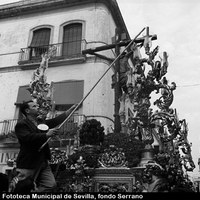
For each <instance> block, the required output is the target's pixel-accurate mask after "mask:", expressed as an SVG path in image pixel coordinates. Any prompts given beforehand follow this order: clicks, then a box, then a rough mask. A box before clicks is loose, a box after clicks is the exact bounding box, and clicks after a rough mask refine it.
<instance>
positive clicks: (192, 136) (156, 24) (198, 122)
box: [117, 0, 200, 177]
mask: <svg viewBox="0 0 200 200" xmlns="http://www.w3.org/2000/svg"><path fill="white" fill-rule="evenodd" d="M117 2H118V6H119V8H120V10H121V13H122V16H123V19H124V21H125V24H126V26H127V29H128V32H129V34H130V37H131V38H134V37H135V36H136V35H137V34H138V33H139V32H140V31H141V30H142V29H143V28H144V27H147V26H148V27H149V30H150V34H156V35H157V40H156V41H153V42H152V49H153V47H156V46H157V45H158V46H159V54H160V55H161V56H162V53H163V51H166V52H167V53H168V56H169V57H168V61H169V67H168V73H167V74H166V77H167V79H168V80H169V82H170V83H171V82H175V83H176V85H177V88H176V90H175V91H174V101H173V103H172V105H171V107H172V108H174V109H176V110H177V113H178V117H179V119H180V120H181V119H186V122H187V124H188V129H189V131H188V140H189V142H191V143H192V147H191V148H192V156H193V160H194V163H195V165H196V168H195V169H194V171H193V173H189V174H190V175H191V176H193V177H200V172H199V166H198V158H200V132H199V130H200V47H199V45H200V15H199V13H200V1H199V0H167V1H166V0H151V1H150V0H117Z"/></svg>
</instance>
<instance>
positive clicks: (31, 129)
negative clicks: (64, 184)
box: [15, 101, 75, 192]
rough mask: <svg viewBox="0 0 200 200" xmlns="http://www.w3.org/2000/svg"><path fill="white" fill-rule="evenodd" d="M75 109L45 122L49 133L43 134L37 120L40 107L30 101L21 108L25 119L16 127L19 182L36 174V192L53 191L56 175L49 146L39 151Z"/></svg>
mask: <svg viewBox="0 0 200 200" xmlns="http://www.w3.org/2000/svg"><path fill="white" fill-rule="evenodd" d="M74 108H75V105H74V106H72V107H71V108H70V109H69V110H67V111H65V112H64V113H63V114H61V115H59V116H57V117H55V118H53V119H48V120H45V124H46V125H48V127H49V130H48V131H47V132H43V131H41V130H39V129H38V128H37V126H38V125H39V124H40V123H39V122H38V119H37V117H38V104H37V103H35V102H34V101H28V102H24V103H23V104H22V105H21V106H20V111H21V112H22V114H23V115H24V116H25V119H23V120H21V121H19V122H18V123H17V124H16V126H15V133H16V135H17V138H18V140H19V144H20V151H19V154H18V157H17V161H16V165H17V172H18V179H19V180H24V179H25V178H27V177H33V176H34V175H35V174H36V173H37V174H38V176H37V179H36V185H37V192H50V191H53V189H54V188H55V187H56V181H55V178H54V175H53V173H52V171H51V168H50V166H49V164H48V160H50V158H51V153H50V149H49V145H48V143H47V144H46V145H45V146H44V147H43V148H42V149H41V150H39V149H40V147H41V146H42V145H43V144H44V143H45V142H46V141H47V139H48V138H49V137H52V136H54V135H55V134H57V132H58V128H55V127H56V126H58V125H59V124H61V123H62V122H63V121H64V120H65V119H66V118H67V117H68V116H69V114H70V113H71V112H72V110H73V109H74Z"/></svg>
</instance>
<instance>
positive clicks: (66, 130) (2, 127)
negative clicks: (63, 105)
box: [0, 114, 86, 137]
mask: <svg viewBox="0 0 200 200" xmlns="http://www.w3.org/2000/svg"><path fill="white" fill-rule="evenodd" d="M85 120H86V117H85V116H84V115H78V114H74V115H72V117H71V118H70V119H69V120H68V121H67V122H66V123H65V124H64V125H63V126H62V127H61V128H60V135H61V137H66V136H73V135H74V134H76V130H77V129H78V127H79V126H80V125H81V124H82V123H84V121H85ZM17 121H18V119H10V120H4V121H0V136H6V135H8V134H10V133H14V130H15V125H16V123H17Z"/></svg>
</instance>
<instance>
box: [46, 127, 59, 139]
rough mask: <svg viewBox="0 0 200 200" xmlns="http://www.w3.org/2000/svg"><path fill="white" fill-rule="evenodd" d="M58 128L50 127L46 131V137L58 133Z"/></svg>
mask: <svg viewBox="0 0 200 200" xmlns="http://www.w3.org/2000/svg"><path fill="white" fill-rule="evenodd" d="M58 131H59V128H52V129H49V131H48V132H47V133H46V135H47V137H53V136H55V135H57V134H58Z"/></svg>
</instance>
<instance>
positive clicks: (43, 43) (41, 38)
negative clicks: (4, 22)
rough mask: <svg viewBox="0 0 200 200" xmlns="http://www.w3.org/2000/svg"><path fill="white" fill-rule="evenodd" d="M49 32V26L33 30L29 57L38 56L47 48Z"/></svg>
mask: <svg viewBox="0 0 200 200" xmlns="http://www.w3.org/2000/svg"><path fill="white" fill-rule="evenodd" d="M50 33H51V29H50V28H40V29H37V30H35V31H33V37H32V41H31V44H30V59H35V58H40V57H41V55H42V54H43V53H45V52H46V51H47V50H48V46H49V41H50Z"/></svg>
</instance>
